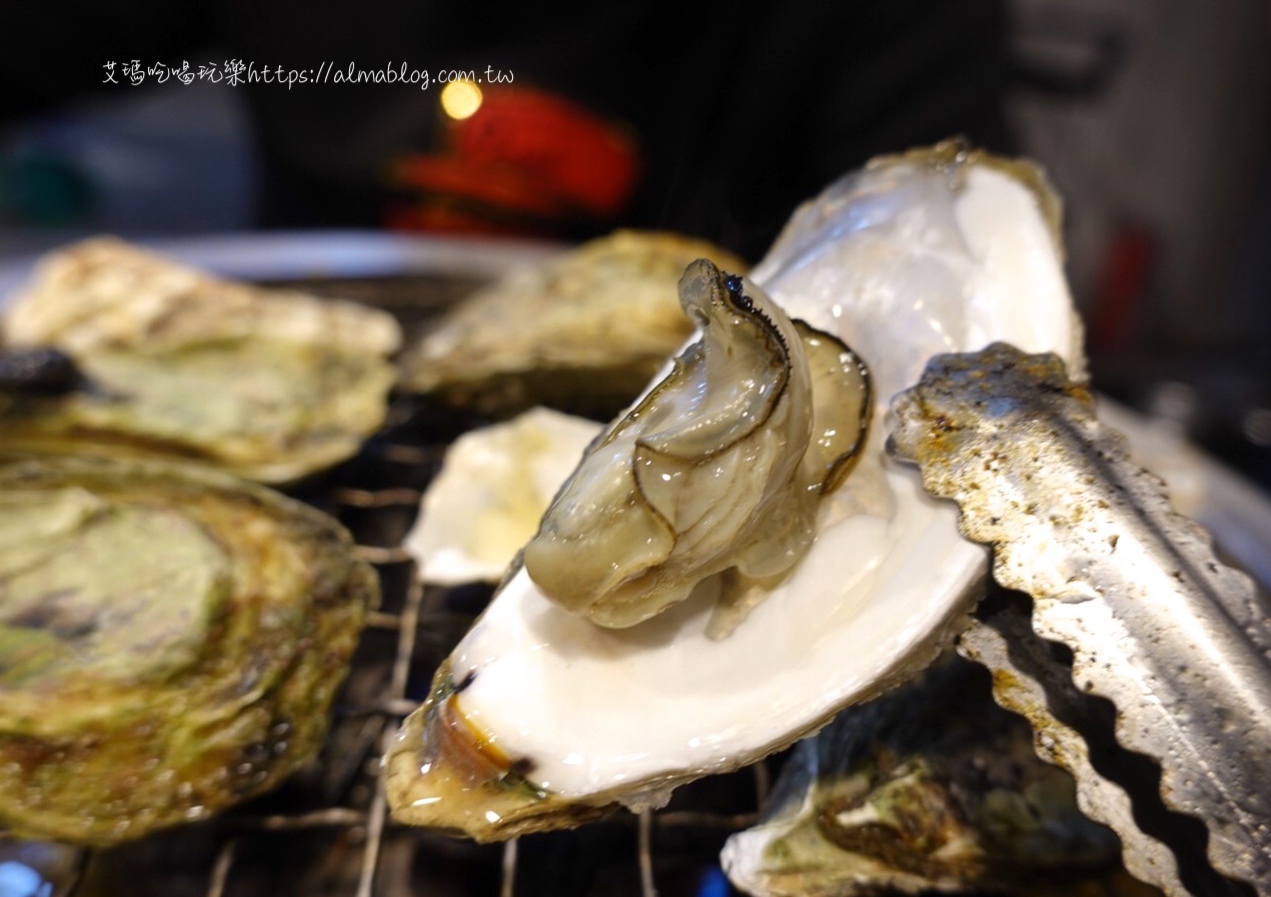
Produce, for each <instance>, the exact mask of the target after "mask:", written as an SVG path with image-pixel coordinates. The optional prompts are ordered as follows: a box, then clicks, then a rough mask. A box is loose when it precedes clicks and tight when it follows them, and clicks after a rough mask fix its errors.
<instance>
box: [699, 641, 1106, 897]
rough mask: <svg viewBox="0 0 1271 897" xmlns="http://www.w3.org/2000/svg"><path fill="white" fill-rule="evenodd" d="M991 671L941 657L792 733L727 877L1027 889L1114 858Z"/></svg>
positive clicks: (849, 890)
mask: <svg viewBox="0 0 1271 897" xmlns="http://www.w3.org/2000/svg"><path fill="white" fill-rule="evenodd" d="M988 680H989V676H988V673H987V671H985V670H984V669H983V668H981V667H977V666H974V665H973V664H971V663H969V662H968V661H964V660H960V659H957V658H956V657H949V658H948V659H947V661H945V662H942V663H940V664H939V665H938V666H936V667H933V668H932V669H930V670H927V671H926V672H924V673H923V674H922V675H921V676H920V677H919V678H918V679H917V680H915V681H913V682H911V683H908V684H906V685H905V686H903V687H901V688H899V689H897V690H895V691H893V692H890V693H888V694H887V695H885V696H884V697H882V698H879V699H878V700H876V701H872V702H870V703H868V704H865V705H862V706H860V707H852V708H849V709H848V710H845V711H843V712H842V713H841V714H839V715H838V716H837V717H835V719H834V721H833V722H831V723H830V724H829V725H828V726H827V727H826V728H824V729H822V730H821V732H820V733H818V734H817V736H816V737H815V738H811V739H808V740H807V741H804V742H803V743H801V744H800V745H799V746H798V748H796V750H795V753H794V754H793V755H792V756H791V757H790V759H789V760H788V761H787V763H786V765H785V767H784V769H783V770H782V773H781V778H780V779H779V780H778V782H777V785H776V788H775V789H774V791H773V796H772V801H771V803H770V809H769V811H768V812H767V814H766V816H765V819H764V820H763V821H762V822H761V823H760V824H759V825H757V826H756V827H754V828H752V829H749V830H747V831H745V832H742V833H740V834H737V835H733V836H732V837H731V838H729V839H728V843H727V844H726V845H725V847H724V850H723V853H722V855H721V862H722V863H723V866H724V870H725V872H727V873H728V876H729V878H730V879H731V880H732V882H733V884H735V885H736V886H737V887H738V888H740V889H741V890H743V891H745V892H746V893H747V894H754V895H759V897H853V895H864V894H874V893H877V892H878V891H879V890H886V891H888V892H903V893H918V892H927V891H941V892H958V893H965V892H968V891H985V890H991V891H994V892H997V891H1002V892H1005V893H1010V894H1019V895H1025V894H1028V895H1036V894H1063V893H1071V892H1072V889H1075V888H1078V887H1079V886H1083V885H1084V884H1085V883H1086V882H1087V880H1090V879H1098V878H1103V877H1105V876H1108V875H1111V874H1113V873H1114V872H1115V871H1116V870H1119V868H1120V863H1119V859H1120V842H1119V841H1118V840H1117V837H1116V835H1115V834H1113V832H1112V831H1111V830H1110V829H1108V828H1105V827H1104V826H1101V825H1099V824H1097V823H1094V822H1091V821H1090V820H1088V819H1086V818H1085V817H1084V816H1082V814H1081V812H1080V811H1079V810H1078V809H1077V804H1076V791H1075V788H1074V786H1073V781H1072V778H1071V776H1069V775H1068V774H1067V773H1065V772H1063V771H1062V770H1059V769H1057V768H1056V767H1054V766H1050V765H1049V764H1047V763H1044V762H1042V761H1041V760H1039V759H1038V758H1037V755H1036V754H1035V753H1034V752H1033V735H1032V730H1031V729H1030V728H1029V725H1028V723H1027V722H1025V721H1024V719H1023V717H1020V716H1016V715H1015V714H1012V713H1008V712H1007V711H1005V710H1002V709H1001V708H999V707H998V706H997V705H996V704H994V703H993V700H992V697H991V695H990V692H989V681H988ZM1083 893H1084V891H1083Z"/></svg>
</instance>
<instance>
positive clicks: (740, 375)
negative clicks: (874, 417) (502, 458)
mask: <svg viewBox="0 0 1271 897" xmlns="http://www.w3.org/2000/svg"><path fill="white" fill-rule="evenodd" d="M680 295H681V301H682V303H683V305H684V310H685V311H686V312H688V314H689V316H690V317H691V318H693V320H694V321H695V322H696V323H697V325H698V327H699V328H700V329H701V330H702V334H703V335H702V338H701V339H700V340H698V341H696V342H694V343H692V344H691V345H690V346H689V347H688V348H687V349H686V350H685V351H684V352H683V353H682V354H680V355H679V356H678V357H677V358H676V359H675V363H674V366H673V368H672V370H671V372H670V373H669V374H668V375H667V376H666V377H665V378H664V379H663V380H662V381H661V382H660V383H658V384H657V385H656V386H654V387H653V388H652V389H651V390H650V391H649V393H648V394H647V395H646V396H645V397H644V398H643V399H641V401H640V402H639V404H637V405H636V406H635V407H634V408H633V409H632V410H631V411H630V412H629V413H628V414H627V415H626V416H625V417H623V418H622V419H621V420H619V421H618V422H617V423H616V424H615V425H614V426H613V427H611V428H610V430H609V431H608V432H607V433H606V434H605V435H604V436H603V437H602V438H601V439H599V440H598V441H597V442H596V444H595V445H593V446H592V447H591V448H590V449H589V450H588V452H587V454H586V455H585V456H584V457H583V459H582V461H581V463H580V464H579V465H578V469H577V470H576V471H575V472H574V474H573V475H572V476H571V477H570V478H569V480H568V481H567V482H566V483H565V485H564V486H563V487H562V488H561V491H560V493H559V494H558V495H557V496H556V499H555V501H554V502H553V503H552V506H551V507H550V508H549V509H548V511H547V513H546V514H545V515H544V517H543V523H542V526H541V527H540V529H539V531H538V534H537V535H536V536H535V537H534V538H533V539H531V540H530V542H529V544H528V545H526V546H525V553H524V563H525V569H526V572H527V573H528V574H529V576H530V578H531V579H532V580H533V581H534V583H535V584H536V585H537V586H538V587H539V588H540V589H541V590H542V591H543V594H544V595H546V596H547V597H548V598H550V599H552V600H553V601H555V602H557V603H559V604H560V605H561V606H562V607H565V608H566V609H568V610H570V611H572V612H574V613H577V614H581V615H582V616H584V617H586V618H587V619H589V620H591V621H592V622H593V623H598V624H600V625H601V626H610V627H618V628H622V627H626V626H634V625H635V624H636V623H639V622H641V621H643V620H647V619H648V618H650V617H652V616H654V615H656V614H659V613H662V612H663V611H664V610H666V609H667V608H668V607H669V606H671V605H672V604H677V603H679V602H681V601H683V600H685V599H686V598H688V597H689V595H690V593H692V592H693V590H694V589H696V588H698V586H699V585H705V584H706V582H707V580H708V579H709V578H710V577H712V576H714V575H715V574H717V573H725V572H726V573H727V575H726V577H725V578H724V579H723V580H722V581H721V582H720V583H718V584H716V587H717V588H718V589H719V590H720V601H721V602H723V604H724V606H725V607H727V608H730V609H732V610H733V611H734V613H733V614H731V615H729V616H735V614H736V613H741V612H743V611H744V609H745V608H746V607H747V606H748V605H749V604H750V603H751V602H752V601H753V600H762V597H763V595H764V594H765V593H766V589H765V588H764V586H770V585H772V584H773V583H775V582H776V581H778V580H779V579H780V578H781V577H784V576H785V575H786V574H787V573H789V571H790V569H791V568H792V567H793V566H794V565H795V564H796V563H798V561H799V559H800V558H801V557H802V556H803V555H804V553H805V552H806V551H807V548H808V546H809V545H810V544H811V540H812V536H813V531H814V529H815V526H816V509H817V506H818V505H819V503H820V500H821V497H822V496H823V495H825V494H826V493H828V492H831V491H833V489H834V488H835V487H836V486H837V485H838V484H839V483H841V482H842V480H843V477H844V476H846V475H847V471H848V470H849V469H850V467H851V464H852V462H853V461H854V460H855V459H856V457H857V455H858V453H859V451H860V448H861V446H862V444H863V442H864V439H865V433H866V430H867V428H868V424H869V419H870V412H871V411H872V407H871V396H870V388H869V377H868V375H867V374H866V372H865V369H864V367H863V365H862V364H861V362H860V359H858V358H857V357H856V356H855V355H854V354H853V353H852V352H851V350H850V349H848V348H847V347H846V346H844V345H843V344H842V343H840V342H839V341H838V340H836V339H834V338H833V337H831V336H828V335H826V334H823V333H819V332H817V331H814V330H812V329H811V328H808V327H806V326H805V325H803V324H802V323H801V322H795V321H791V320H790V319H789V318H787V317H786V316H785V314H784V313H783V312H782V311H781V310H780V309H779V308H777V307H776V306H775V305H774V304H773V302H772V300H771V299H769V298H768V297H767V296H764V295H763V294H762V293H761V292H759V291H758V290H756V289H755V288H754V285H753V284H749V285H748V284H744V283H743V281H742V278H741V277H740V276H731V277H729V276H726V275H725V274H724V273H723V272H721V271H720V270H719V269H718V268H716V267H715V266H714V265H712V264H711V263H710V262H709V261H707V260H705V259H699V260H698V261H696V262H694V263H693V264H691V265H690V266H689V267H688V270H687V271H685V273H684V277H683V279H682V280H681V281H680ZM717 622H718V623H719V625H718V626H717V627H716V631H719V630H721V629H722V630H730V629H731V628H732V627H733V626H734V625H735V624H736V622H738V621H737V620H735V619H732V620H726V621H724V622H719V620H718V618H717ZM720 634H723V633H722V632H720Z"/></svg>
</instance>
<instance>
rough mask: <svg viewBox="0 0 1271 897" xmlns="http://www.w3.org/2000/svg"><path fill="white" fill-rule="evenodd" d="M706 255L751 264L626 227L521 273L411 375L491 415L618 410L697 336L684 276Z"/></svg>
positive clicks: (435, 337)
mask: <svg viewBox="0 0 1271 897" xmlns="http://www.w3.org/2000/svg"><path fill="white" fill-rule="evenodd" d="M702 257H706V258H710V259H712V260H714V261H715V262H716V264H718V265H720V266H721V267H723V268H725V269H727V270H729V271H733V272H738V273H741V272H744V271H745V270H746V268H747V267H748V266H746V265H745V264H744V263H743V262H742V261H741V260H739V259H737V258H736V257H734V256H732V255H731V254H729V253H727V252H725V251H724V250H722V249H720V248H719V247H718V246H714V245H712V244H710V243H707V242H705V241H703V240H695V239H692V238H689V237H683V236H680V235H678V234H669V233H658V232H647V231H618V232H616V233H614V234H612V235H610V236H608V237H603V238H601V239H597V240H592V241H590V242H588V243H584V244H583V245H582V246H580V247H578V248H577V249H574V250H572V251H570V252H567V253H565V254H564V255H562V256H561V257H560V258H559V259H557V260H555V261H552V262H550V263H548V264H546V265H543V266H540V267H535V268H526V269H522V270H518V271H514V272H512V273H510V274H508V275H507V276H506V277H504V278H503V279H502V280H500V281H498V282H497V283H495V284H492V285H491V286H489V287H487V288H485V289H483V290H480V291H478V292H477V293H474V294H473V295H472V296H470V297H469V298H468V299H466V300H465V301H464V302H463V303H462V304H460V305H458V306H456V307H455V309H454V310H453V311H452V312H451V313H449V314H448V315H446V316H445V317H444V318H442V320H441V321H440V322H439V323H438V324H437V326H436V327H434V328H432V329H431V330H429V331H428V332H427V333H425V334H424V336H423V338H422V340H421V341H420V342H419V343H418V344H417V345H415V346H414V347H412V348H411V349H409V350H408V351H407V353H406V356H405V358H404V359H403V363H402V365H403V376H402V380H403V383H404V385H405V386H406V387H407V388H409V389H413V390H416V391H418V392H425V393H437V394H439V395H441V396H444V397H445V398H446V399H448V400H449V401H450V402H452V403H454V404H462V405H473V406H475V407H476V408H478V409H479V410H481V411H483V412H487V413H507V412H512V411H517V410H521V409H525V408H528V407H530V406H532V405H535V404H543V405H550V406H552V407H557V408H563V409H565V410H568V411H573V412H575V413H603V414H604V415H605V416H608V415H612V414H613V413H614V412H615V411H617V410H618V409H620V408H622V407H624V406H625V405H627V404H628V403H629V402H630V401H631V400H632V399H634V398H635V397H636V396H637V395H639V393H640V391H641V390H642V389H643V388H644V387H645V385H646V384H647V383H648V382H649V378H650V377H652V376H654V375H655V374H656V373H657V372H658V370H659V368H661V366H662V364H663V362H664V361H665V360H666V358H667V356H669V355H670V354H671V353H673V352H675V351H676V350H677V349H678V348H680V346H681V345H683V343H684V341H685V340H686V339H687V338H688V337H689V335H690V334H691V333H692V329H693V325H692V322H690V321H689V320H688V319H686V318H685V317H684V314H683V312H681V311H680V306H679V302H678V299H677V295H678V294H677V293H676V283H677V282H678V281H679V279H680V275H681V274H683V273H684V267H685V266H686V265H688V263H689V262H691V261H693V260H694V259H697V258H702Z"/></svg>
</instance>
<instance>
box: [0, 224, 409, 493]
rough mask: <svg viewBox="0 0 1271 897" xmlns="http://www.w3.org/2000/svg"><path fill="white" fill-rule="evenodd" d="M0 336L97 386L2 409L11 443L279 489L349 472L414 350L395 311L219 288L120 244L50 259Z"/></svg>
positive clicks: (225, 284)
mask: <svg viewBox="0 0 1271 897" xmlns="http://www.w3.org/2000/svg"><path fill="white" fill-rule="evenodd" d="M0 334H2V339H0V344H2V345H3V346H5V347H7V348H11V349H27V348H30V347H44V348H55V349H59V350H61V351H62V352H65V353H66V354H67V355H68V356H70V357H71V358H72V359H73V360H74V362H75V365H76V366H77V367H78V369H79V371H80V372H81V373H82V375H83V376H84V378H85V379H86V381H87V382H86V385H85V387H84V388H81V389H78V390H73V391H71V392H69V393H67V394H65V395H59V396H48V395H30V394H28V395H25V396H24V397H22V398H20V399H19V400H17V401H16V402H11V403H10V404H9V407H7V408H5V407H2V406H0V433H3V434H4V437H5V439H6V441H7V442H9V443H11V444H12V443H14V442H16V441H18V440H21V441H24V442H26V443H27V444H28V445H31V446H37V445H41V444H45V445H47V444H52V443H56V442H58V441H65V440H71V441H74V442H75V443H76V444H77V445H78V446H80V447H81V448H82V449H84V450H88V449H89V448H91V447H92V446H99V447H100V446H102V445H108V446H110V447H111V451H112V452H115V453H121V452H123V453H133V454H154V453H161V454H167V455H182V456H186V457H189V458H193V459H198V460H202V461H205V462H208V463H211V464H214V465H216V466H219V467H222V468H224V469H227V470H230V471H233V472H235V473H237V474H239V475H241V476H245V477H248V478H249V479H256V480H261V481H264V482H286V481H290V480H295V479H298V478H300V477H303V476H305V475H306V474H309V473H312V472H314V471H317V470H321V469H323V468H325V467H328V466H330V465H332V464H335V463H336V462H338V461H342V460H344V459H345V458H347V457H349V456H351V455H353V454H354V453H355V452H356V451H357V450H358V448H359V446H360V445H361V443H362V440H363V439H365V438H366V437H367V436H368V435H370V434H371V433H373V432H375V431H376V430H377V429H379V427H380V426H381V425H382V424H383V422H384V416H385V413H386V411H387V396H388V392H389V390H390V388H391V387H392V386H393V383H394V380H395V378H396V374H395V370H394V368H393V365H392V364H391V363H390V361H389V360H388V358H387V356H388V355H390V354H391V353H392V352H394V351H395V350H396V349H397V348H398V344H399V342H400V339H401V336H400V332H399V328H398V325H397V322H396V321H395V320H394V319H393V318H392V316H391V315H389V314H387V313H385V312H382V311H378V310H375V309H371V308H367V307H364V306H360V305H356V304H354V303H351V302H340V301H331V300H321V299H318V298H316V297H313V296H309V295H306V294H303V293H298V292H291V291H278V290H265V289H260V288H257V287H251V286H248V285H246V284H239V283H233V282H229V281H224V280H219V279H217V278H214V277H210V276H208V275H206V274H203V273H201V272H199V271H195V270H193V269H190V268H187V267H184V266H182V265H178V264H176V263H173V262H170V261H168V260H166V259H163V258H160V257H158V256H155V255H152V254H151V253H149V252H146V251H144V250H142V249H139V248H137V247H134V246H130V245H128V244H126V243H123V242H121V241H119V240H115V239H110V238H100V239H94V240H88V241H85V242H83V243H80V244H77V245H75V246H71V247H69V248H67V249H63V250H61V251H59V252H55V253H53V254H51V255H50V256H48V257H47V258H45V259H44V260H43V261H42V262H41V264H40V265H39V267H38V269H37V271H36V274H35V276H34V279H33V281H32V282H31V284H30V285H29V287H28V288H27V289H26V290H25V291H23V292H20V293H19V294H18V295H17V296H15V297H14V299H13V302H12V303H11V304H10V306H9V307H8V308H7V310H6V313H5V316H4V319H3V322H2V329H0Z"/></svg>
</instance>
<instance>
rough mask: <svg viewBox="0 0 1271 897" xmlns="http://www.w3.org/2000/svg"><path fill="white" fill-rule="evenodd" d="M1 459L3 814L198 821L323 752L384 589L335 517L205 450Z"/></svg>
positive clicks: (111, 827) (116, 830) (65, 820)
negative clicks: (331, 711)
mask: <svg viewBox="0 0 1271 897" xmlns="http://www.w3.org/2000/svg"><path fill="white" fill-rule="evenodd" d="M3 454H4V455H5V456H6V457H4V458H3V463H0V793H3V794H4V796H5V798H4V800H3V801H0V824H2V825H4V826H6V827H8V828H9V829H10V830H12V831H13V832H15V833H18V834H21V835H25V836H31V837H40V838H51V839H56V840H62V841H70V842H77V843H90V844H109V843H112V842H116V841H121V840H124V839H130V838H137V837H140V836H142V835H144V834H146V833H147V832H150V831H152V830H154V829H156V828H160V827H164V826H170V825H173V824H175V823H179V822H182V821H185V820H193V819H201V818H204V817H206V816H208V815H210V814H212V813H214V812H216V811H217V810H220V809H222V808H224V807H226V806H228V805H230V804H233V803H235V802H237V801H241V800H243V799H245V798H248V797H251V796H253V795H256V794H259V793H261V792H263V791H265V790H267V789H269V788H272V787H274V786H276V785H277V784H278V783H279V782H280V781H281V780H282V779H283V778H284V777H285V776H287V775H288V774H289V773H291V772H292V771H294V770H295V769H297V768H298V767H299V766H301V765H302V764H304V763H305V762H307V761H308V760H309V759H310V758H311V757H312V756H313V754H314V753H315V752H316V750H317V748H318V746H319V744H320V743H321V740H322V736H323V733H324V731H325V729H326V722H327V720H326V717H327V712H328V708H329V705H330V702H331V699H332V696H333V695H334V693H335V689H336V687H337V686H338V685H339V683H340V680H341V678H342V677H343V675H344V671H345V669H346V667H347V662H348V660H349V657H350V655H351V654H352V651H353V648H354V645H355V643H356V641H357V638H358V632H359V627H360V623H361V619H362V615H363V609H364V607H365V606H366V605H367V604H368V603H369V602H370V601H371V600H372V598H373V597H374V595H375V594H376V590H377V588H378V583H377V580H376V579H375V574H374V572H373V571H372V570H371V569H370V568H369V567H367V566H366V565H365V564H363V563H362V562H360V561H357V560H355V559H354V558H353V556H352V553H351V548H352V545H351V540H350V538H349V536H348V534H347V533H346V532H345V531H344V530H343V529H342V528H341V527H340V526H339V525H338V524H337V523H336V522H335V521H333V520H331V519H330V518H328V517H327V516H326V515H324V514H322V513H320V512H318V511H316V510H314V509H312V508H310V507H308V506H306V505H301V504H299V503H297V502H294V501H291V500H290V499H287V498H284V497H283V496H281V495H279V494H277V493H274V492H272V491H270V490H268V489H265V488H263V487H259V486H253V485H252V484H249V483H245V482H242V481H240V480H238V479H236V478H234V477H231V476H229V475H226V474H221V473H218V472H216V471H213V470H210V469H207V468H203V467H195V466H192V465H176V464H171V463H160V462H137V463H124V462H116V461H108V460H106V459H85V458H71V457H64V458H47V457H46V458H41V459H39V460H14V459H13V458H12V457H11V456H9V453H8V452H7V451H6V452H4V453H3Z"/></svg>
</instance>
